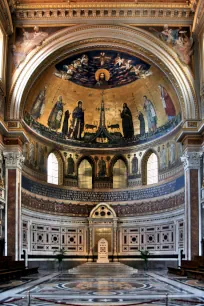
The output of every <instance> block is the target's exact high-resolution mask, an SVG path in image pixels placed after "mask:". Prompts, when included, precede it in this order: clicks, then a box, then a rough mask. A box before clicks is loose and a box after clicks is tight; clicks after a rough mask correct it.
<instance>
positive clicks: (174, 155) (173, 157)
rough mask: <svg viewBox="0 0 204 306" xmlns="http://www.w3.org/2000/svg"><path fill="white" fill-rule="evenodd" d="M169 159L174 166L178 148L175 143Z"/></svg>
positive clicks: (170, 148)
mask: <svg viewBox="0 0 204 306" xmlns="http://www.w3.org/2000/svg"><path fill="white" fill-rule="evenodd" d="M169 157H170V158H169V161H170V164H173V163H174V162H175V160H176V146H175V144H174V143H171V145H170V147H169Z"/></svg>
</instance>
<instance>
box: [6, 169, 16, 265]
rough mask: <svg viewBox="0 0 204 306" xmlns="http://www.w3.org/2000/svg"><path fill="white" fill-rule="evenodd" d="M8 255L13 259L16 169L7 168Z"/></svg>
mask: <svg viewBox="0 0 204 306" xmlns="http://www.w3.org/2000/svg"><path fill="white" fill-rule="evenodd" d="M8 188H9V190H8V198H7V199H8V221H7V222H8V234H7V246H8V255H9V256H12V259H13V260H14V259H15V233H16V228H15V223H16V222H15V221H16V170H15V169H9V170H8Z"/></svg>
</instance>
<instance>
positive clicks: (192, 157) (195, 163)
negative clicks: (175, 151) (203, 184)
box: [181, 152, 203, 170]
mask: <svg viewBox="0 0 204 306" xmlns="http://www.w3.org/2000/svg"><path fill="white" fill-rule="evenodd" d="M202 156H203V153H202V152H184V154H183V156H181V161H182V163H183V166H184V170H187V169H189V168H190V169H199V168H200V165H201V158H202Z"/></svg>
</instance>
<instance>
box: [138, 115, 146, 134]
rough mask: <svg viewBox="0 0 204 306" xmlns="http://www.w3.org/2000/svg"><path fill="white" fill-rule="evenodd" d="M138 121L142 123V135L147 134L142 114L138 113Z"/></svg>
mask: <svg viewBox="0 0 204 306" xmlns="http://www.w3.org/2000/svg"><path fill="white" fill-rule="evenodd" d="M138 120H139V121H140V135H143V134H145V120H144V115H143V113H142V112H139V113H138Z"/></svg>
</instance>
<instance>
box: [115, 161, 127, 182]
mask: <svg viewBox="0 0 204 306" xmlns="http://www.w3.org/2000/svg"><path fill="white" fill-rule="evenodd" d="M126 187H127V167H126V164H125V162H124V161H123V160H122V159H118V160H117V161H116V163H115V164H114V166H113V188H126Z"/></svg>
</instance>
